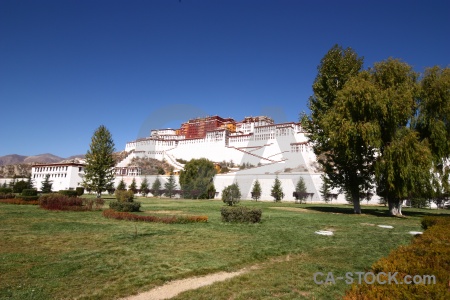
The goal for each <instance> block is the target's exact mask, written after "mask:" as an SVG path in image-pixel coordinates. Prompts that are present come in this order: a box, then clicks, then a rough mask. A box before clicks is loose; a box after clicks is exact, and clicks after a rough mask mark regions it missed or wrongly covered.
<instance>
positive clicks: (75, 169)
mask: <svg viewBox="0 0 450 300" xmlns="http://www.w3.org/2000/svg"><path fill="white" fill-rule="evenodd" d="M84 167H85V164H82V163H56V164H38V165H34V166H33V167H32V169H31V179H32V180H33V184H34V186H35V187H36V189H37V190H40V189H41V187H42V182H43V181H44V180H45V177H46V176H47V175H49V176H50V177H49V180H50V181H51V183H52V184H53V185H52V191H60V190H69V189H72V190H74V189H75V188H77V187H80V186H81V183H82V181H83V176H84Z"/></svg>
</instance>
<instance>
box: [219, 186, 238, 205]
mask: <svg viewBox="0 0 450 300" xmlns="http://www.w3.org/2000/svg"><path fill="white" fill-rule="evenodd" d="M240 200H241V190H240V189H239V185H238V183H237V182H235V183H233V184H232V185H229V186H227V187H225V188H224V189H223V191H222V201H223V202H224V203H225V204H227V205H229V206H233V205H235V204H237V203H239V201H240Z"/></svg>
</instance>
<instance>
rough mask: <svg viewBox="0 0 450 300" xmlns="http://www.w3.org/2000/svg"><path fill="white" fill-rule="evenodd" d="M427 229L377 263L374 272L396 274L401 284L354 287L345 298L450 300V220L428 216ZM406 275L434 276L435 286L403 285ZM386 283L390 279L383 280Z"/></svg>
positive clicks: (425, 223)
mask: <svg viewBox="0 0 450 300" xmlns="http://www.w3.org/2000/svg"><path fill="white" fill-rule="evenodd" d="M422 226H423V227H424V228H427V230H426V231H425V232H424V233H423V234H422V235H420V236H418V237H416V238H415V239H414V240H413V242H412V243H411V244H410V245H408V246H400V247H399V248H397V249H395V250H394V251H392V252H391V253H390V254H389V256H387V257H384V258H382V259H380V260H379V261H377V262H376V263H375V264H374V265H373V266H372V270H371V272H373V273H374V274H377V276H378V275H383V274H380V273H381V272H384V273H385V274H389V272H390V273H391V274H393V273H395V272H397V276H396V280H397V281H398V283H399V284H379V283H377V282H375V284H371V285H369V284H365V283H364V284H361V285H353V286H352V288H351V290H349V291H347V293H346V295H345V297H344V299H347V300H350V299H450V291H449V289H448V282H449V281H450V274H449V272H448V270H450V247H448V245H449V244H450V218H449V217H436V216H435V217H425V218H424V219H423V220H422ZM406 275H411V276H415V275H419V276H421V277H422V278H423V276H424V275H430V276H435V284H400V283H403V282H404V280H405V276H406ZM380 279H381V280H382V281H386V282H388V281H387V276H385V277H381V278H380Z"/></svg>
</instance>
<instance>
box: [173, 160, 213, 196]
mask: <svg viewBox="0 0 450 300" xmlns="http://www.w3.org/2000/svg"><path fill="white" fill-rule="evenodd" d="M215 175H216V168H215V167H214V164H213V163H212V162H211V161H209V160H208V159H206V158H200V159H191V160H190V161H189V162H188V163H186V164H185V165H184V170H181V172H180V178H179V180H180V185H181V189H182V190H183V192H184V196H185V197H188V198H200V199H208V198H209V196H210V195H208V188H209V187H210V185H211V183H212V182H213V179H214V176H215Z"/></svg>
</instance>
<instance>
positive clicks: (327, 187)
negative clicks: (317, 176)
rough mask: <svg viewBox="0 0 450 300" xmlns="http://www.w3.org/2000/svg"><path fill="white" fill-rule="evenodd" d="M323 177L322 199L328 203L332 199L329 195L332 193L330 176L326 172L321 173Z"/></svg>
mask: <svg viewBox="0 0 450 300" xmlns="http://www.w3.org/2000/svg"><path fill="white" fill-rule="evenodd" d="M321 177H322V187H321V188H320V194H321V195H322V199H323V200H324V201H325V203H328V202H330V201H331V199H330V197H329V195H330V184H329V182H328V178H327V176H326V175H325V174H322V175H321Z"/></svg>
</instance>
